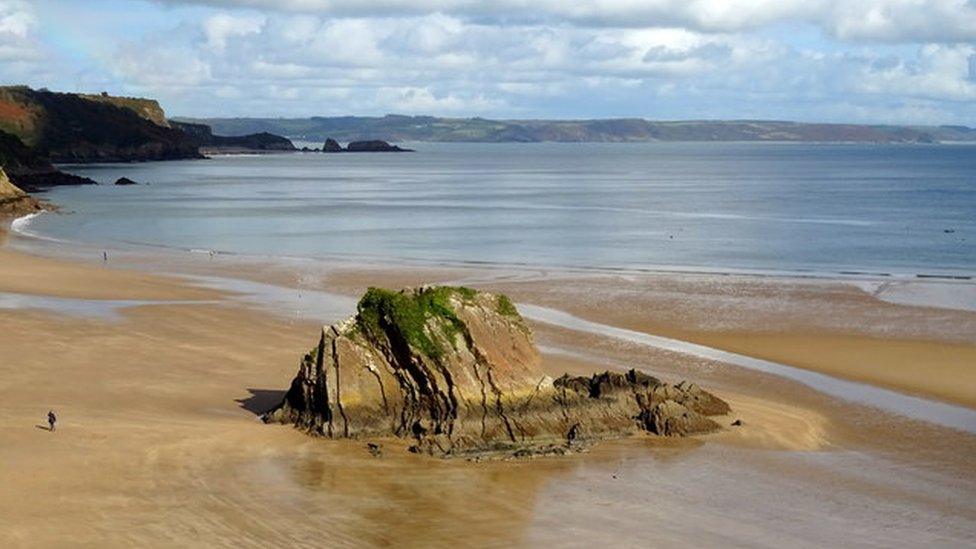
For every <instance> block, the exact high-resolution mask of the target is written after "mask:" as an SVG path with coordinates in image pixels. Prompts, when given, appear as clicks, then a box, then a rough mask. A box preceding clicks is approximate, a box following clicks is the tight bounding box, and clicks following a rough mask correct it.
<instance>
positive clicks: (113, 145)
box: [0, 86, 200, 162]
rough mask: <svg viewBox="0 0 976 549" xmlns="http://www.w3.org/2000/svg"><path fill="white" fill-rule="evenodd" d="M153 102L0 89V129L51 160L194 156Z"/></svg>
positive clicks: (183, 136) (185, 139)
mask: <svg viewBox="0 0 976 549" xmlns="http://www.w3.org/2000/svg"><path fill="white" fill-rule="evenodd" d="M155 120H162V121H163V123H164V124H165V116H164V114H163V113H162V109H161V108H159V105H158V104H157V103H156V102H155V101H149V100H142V99H135V98H114V97H108V96H89V95H78V94H71V93H55V92H50V91H46V90H32V89H30V88H28V87H24V86H11V87H0V130H2V131H5V132H7V133H10V134H12V135H14V136H16V137H18V138H19V139H20V140H21V141H22V142H23V143H24V144H25V145H27V146H28V147H30V148H31V149H32V150H33V151H34V152H35V153H36V154H38V155H39V156H42V157H45V158H47V159H49V160H50V161H52V162H127V161H138V160H169V159H180V158H200V154H199V152H198V150H197V145H196V144H195V143H194V142H193V141H192V140H191V139H189V138H188V137H187V135H186V134H184V133H183V132H181V131H179V130H176V129H173V128H170V127H167V125H160V124H157V123H156V121H155Z"/></svg>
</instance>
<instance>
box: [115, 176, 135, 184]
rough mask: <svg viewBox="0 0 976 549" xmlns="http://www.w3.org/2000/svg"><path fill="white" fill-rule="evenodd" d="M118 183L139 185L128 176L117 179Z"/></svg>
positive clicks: (116, 182)
mask: <svg viewBox="0 0 976 549" xmlns="http://www.w3.org/2000/svg"><path fill="white" fill-rule="evenodd" d="M115 184H116V185H138V183H136V182H135V181H133V180H131V179H129V178H128V177H120V178H118V179H116V180H115Z"/></svg>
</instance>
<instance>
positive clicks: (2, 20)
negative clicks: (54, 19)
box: [0, 0, 40, 62]
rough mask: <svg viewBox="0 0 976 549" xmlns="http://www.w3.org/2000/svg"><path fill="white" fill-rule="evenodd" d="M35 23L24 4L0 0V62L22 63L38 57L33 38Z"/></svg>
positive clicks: (11, 0) (15, 0)
mask: <svg viewBox="0 0 976 549" xmlns="http://www.w3.org/2000/svg"><path fill="white" fill-rule="evenodd" d="M36 23H37V21H36V19H35V18H34V15H33V14H32V13H31V11H30V6H29V5H28V4H27V3H26V2H22V1H19V0H0V61H4V62H22V61H31V60H37V59H38V58H39V57H40V56H39V55H38V52H37V48H36V40H35V39H34V37H33V33H34V29H35V26H36Z"/></svg>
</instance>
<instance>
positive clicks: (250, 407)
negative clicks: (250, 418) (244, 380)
mask: <svg viewBox="0 0 976 549" xmlns="http://www.w3.org/2000/svg"><path fill="white" fill-rule="evenodd" d="M247 391H248V392H249V393H251V396H249V397H247V398H239V399H236V400H235V402H237V404H238V405H240V407H241V408H244V409H245V410H247V411H248V412H251V413H252V414H254V415H256V416H261V415H264V413H265V412H267V411H268V410H270V409H272V408H274V407H275V406H277V405H278V404H280V403H281V401H282V400H283V399H284V398H285V391H284V390H280V389H252V388H250V387H249V388H248V389H247Z"/></svg>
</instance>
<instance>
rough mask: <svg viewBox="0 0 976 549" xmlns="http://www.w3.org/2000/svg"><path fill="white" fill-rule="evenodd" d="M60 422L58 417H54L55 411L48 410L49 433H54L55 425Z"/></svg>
mask: <svg viewBox="0 0 976 549" xmlns="http://www.w3.org/2000/svg"><path fill="white" fill-rule="evenodd" d="M57 422H58V416H56V415H54V410H48V412H47V424H48V425H50V426H51V427H50V429H48V430H49V431H51V432H52V433H53V432H54V424H55V423H57Z"/></svg>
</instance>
